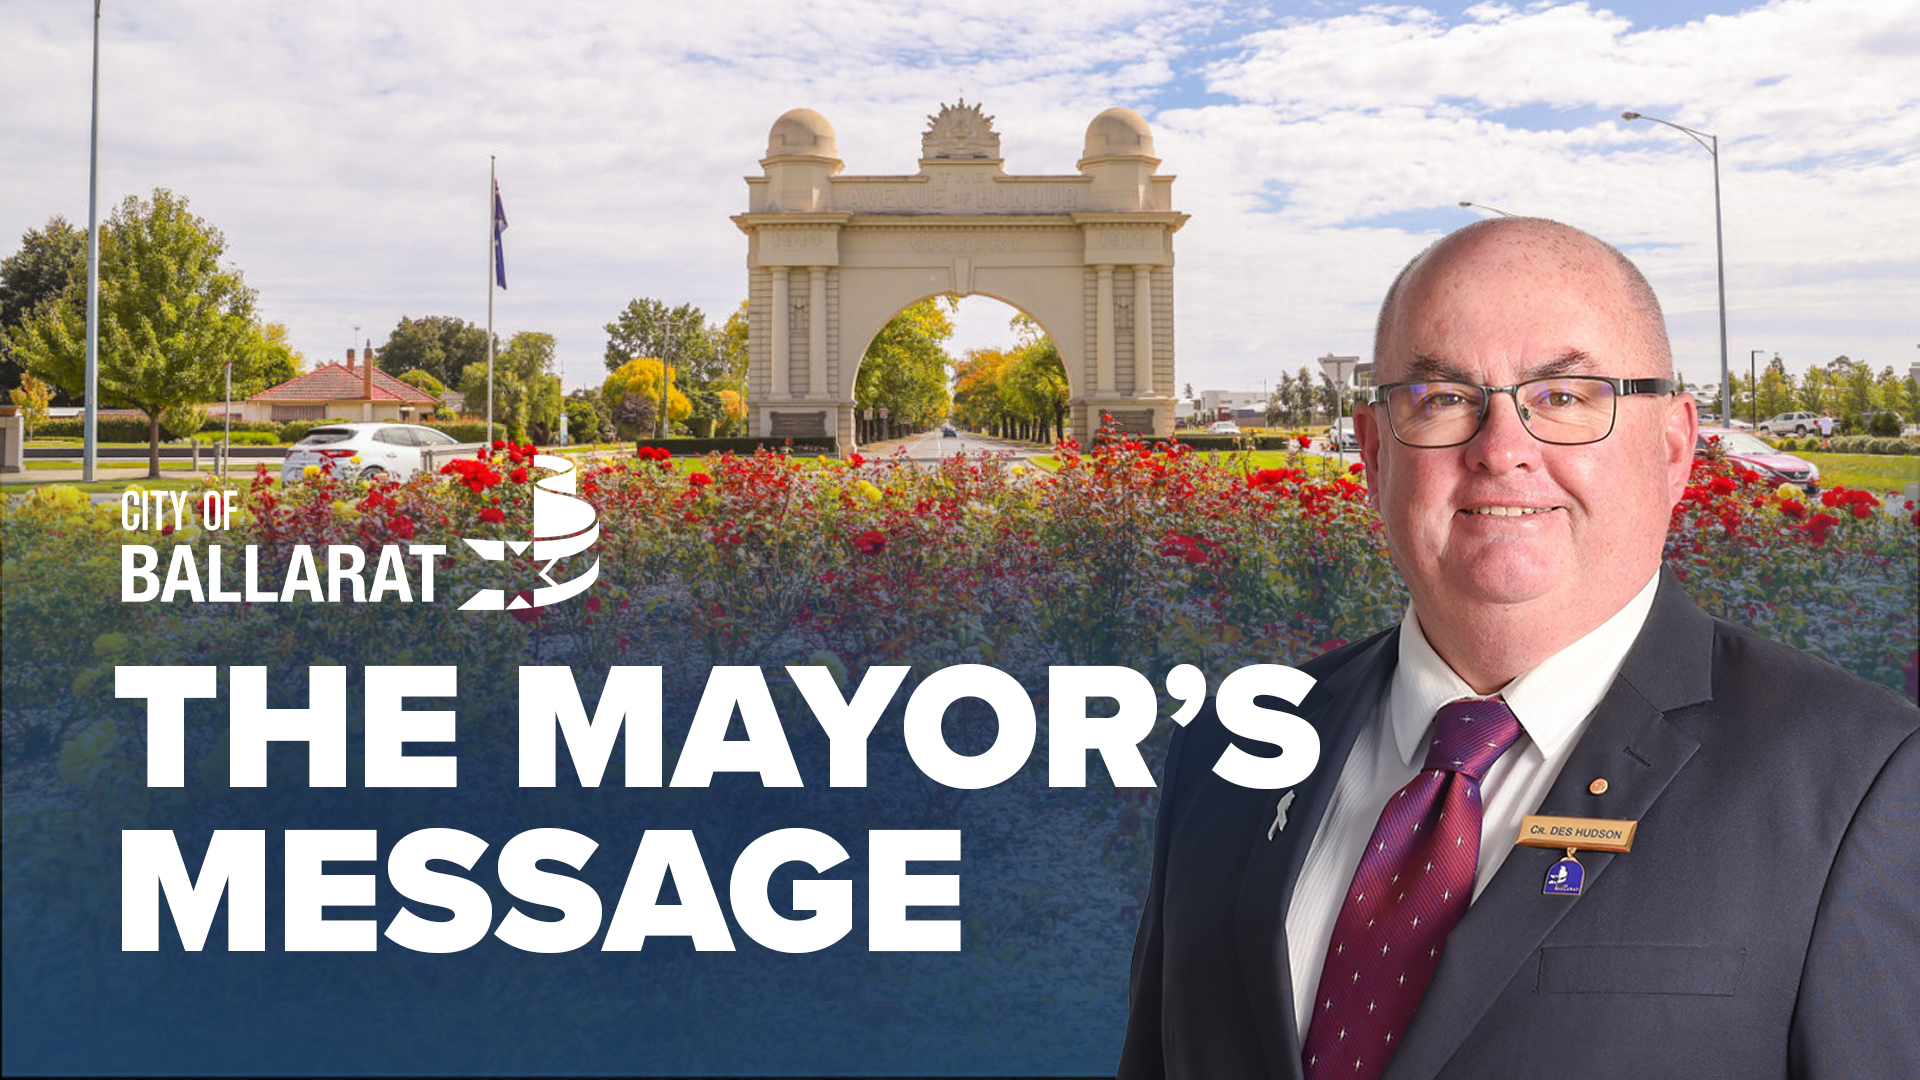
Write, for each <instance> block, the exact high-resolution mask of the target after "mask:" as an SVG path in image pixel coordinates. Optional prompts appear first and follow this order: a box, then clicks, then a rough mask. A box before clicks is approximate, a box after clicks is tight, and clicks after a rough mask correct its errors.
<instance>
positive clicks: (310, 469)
mask: <svg viewBox="0 0 1920 1080" xmlns="http://www.w3.org/2000/svg"><path fill="white" fill-rule="evenodd" d="M300 474H301V475H302V476H305V477H306V478H307V479H309V480H311V479H313V478H314V477H316V476H319V475H320V466H318V465H309V466H307V467H306V468H304V469H301V470H300Z"/></svg>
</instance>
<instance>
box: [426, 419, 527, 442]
mask: <svg viewBox="0 0 1920 1080" xmlns="http://www.w3.org/2000/svg"><path fill="white" fill-rule="evenodd" d="M421 426H422V427H430V428H432V429H433V430H435V431H440V432H445V433H446V434H447V435H449V436H451V437H452V438H453V439H454V440H456V441H458V442H467V443H477V442H492V441H494V440H495V439H504V438H506V437H507V425H505V424H502V423H497V422H496V423H495V424H494V425H493V438H492V439H489V438H487V422H486V421H485V420H435V421H432V422H431V423H427V424H423V425H421Z"/></svg>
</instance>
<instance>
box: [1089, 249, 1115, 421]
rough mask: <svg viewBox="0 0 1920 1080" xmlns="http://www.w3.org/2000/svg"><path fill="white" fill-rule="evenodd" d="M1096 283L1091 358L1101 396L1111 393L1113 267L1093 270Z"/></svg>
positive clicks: (1099, 267)
mask: <svg viewBox="0 0 1920 1080" xmlns="http://www.w3.org/2000/svg"><path fill="white" fill-rule="evenodd" d="M1093 272H1094V275H1095V278H1096V279H1097V281H1098V283H1099V284H1098V285H1097V287H1096V288H1095V289H1094V293H1093V303H1094V313H1093V357H1094V365H1095V369H1096V371H1097V372H1098V376H1097V380H1096V385H1097V386H1098V388H1099V392H1100V393H1102V394H1111V393H1113V267H1111V266H1096V267H1094V268H1093Z"/></svg>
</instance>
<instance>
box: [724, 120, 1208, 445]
mask: <svg viewBox="0 0 1920 1080" xmlns="http://www.w3.org/2000/svg"><path fill="white" fill-rule="evenodd" d="M930 120H931V122H930V123H929V124H928V126H927V130H926V131H925V132H924V133H923V134H922V135H921V140H920V145H921V154H920V171H919V172H918V173H916V174H914V175H912V176H843V175H840V173H841V169H842V167H843V166H842V163H841V161H840V154H839V149H838V147H837V146H836V145H835V142H834V135H833V127H832V125H830V124H828V123H827V120H826V118H825V117H823V116H821V115H820V114H819V113H817V112H814V111H813V110H811V109H795V110H793V111H791V112H789V113H787V114H785V115H784V116H782V117H780V119H779V120H777V121H775V122H774V125H773V130H772V131H771V132H770V133H769V134H768V138H767V156H766V157H765V158H764V159H762V160H761V162H760V165H761V169H762V175H760V176H750V177H748V178H747V205H748V210H747V212H746V213H744V214H739V215H736V216H735V217H734V218H733V221H734V223H735V224H736V225H738V226H739V227H740V230H741V231H742V232H744V233H746V234H747V273H748V305H747V316H748V356H749V363H748V390H747V403H748V408H749V411H750V415H751V418H750V423H751V424H752V431H753V433H754V434H756V435H765V436H780V435H832V436H834V437H836V438H837V440H838V442H839V447H840V452H841V453H843V454H844V453H847V452H849V451H851V450H852V449H853V438H854V416H853V382H854V376H855V374H856V373H857V371H858V369H859V364H860V359H861V357H862V356H863V355H864V354H865V352H866V348H867V344H868V343H869V342H870V341H871V340H872V339H873V336H874V335H875V334H876V333H878V332H879V331H880V328H881V327H882V326H885V325H886V322H887V320H888V319H890V318H892V317H893V315H894V314H895V313H897V312H898V311H899V310H900V309H901V308H903V307H905V306H907V305H908V304H911V303H913V302H914V301H916V300H920V299H922V298H925V297H928V296H938V295H941V294H944V293H951V294H954V295H956V296H968V295H971V294H974V293H980V294H982V295H986V296H991V297H994V298H995V299H998V300H1003V301H1005V302H1006V303H1009V304H1012V305H1013V306H1015V307H1017V308H1020V309H1021V310H1023V311H1025V312H1026V313H1027V314H1029V315H1031V316H1032V317H1033V318H1034V319H1035V320H1037V321H1038V322H1039V323H1040V325H1041V326H1042V327H1044V328H1045V330H1046V331H1047V333H1048V334H1050V335H1052V337H1053V341H1054V343H1055V344H1056V345H1057V346H1058V347H1059V349H1060V357H1061V360H1062V361H1063V362H1064V363H1065V364H1066V368H1067V380H1068V383H1069V385H1070V398H1069V402H1070V409H1071V417H1072V428H1071V430H1072V433H1073V435H1074V436H1075V437H1077V438H1079V439H1080V441H1081V443H1082V445H1090V444H1091V441H1092V440H1091V436H1092V434H1093V432H1094V431H1095V430H1096V429H1098V428H1099V426H1100V414H1101V413H1102V412H1106V413H1108V414H1110V415H1112V416H1113V417H1114V419H1115V421H1116V422H1117V423H1119V424H1121V425H1123V426H1125V427H1126V428H1127V429H1128V430H1130V431H1140V432H1151V433H1155V434H1165V433H1167V432H1169V431H1171V430H1172V428H1173V404H1174V395H1173V386H1174V376H1173V341H1174V337H1173V234H1174V232H1175V231H1177V230H1178V229H1179V228H1180V226H1181V225H1183V224H1185V222H1186V220H1187V215H1185V214H1181V213H1176V212H1175V211H1174V210H1173V209H1172V200H1173V179H1174V178H1173V177H1171V176H1160V175H1156V173H1155V169H1156V168H1157V167H1158V166H1159V164H1160V161H1159V159H1158V158H1156V157H1154V156H1153V134H1152V132H1151V131H1150V130H1149V129H1148V127H1147V122H1146V121H1145V120H1142V119H1141V118H1140V116H1139V115H1138V114H1137V113H1134V112H1132V111H1131V110H1128V109H1108V110H1107V111H1105V112H1103V113H1101V114H1100V115H1099V116H1096V117H1094V119H1093V123H1092V124H1090V125H1088V127H1087V140H1086V149H1085V152H1084V153H1083V154H1082V156H1081V158H1080V162H1079V166H1078V167H1079V170H1080V171H1079V173H1078V174H1077V175H1071V176H1009V175H1007V173H1006V171H1005V170H1004V169H1003V168H1002V167H1001V165H1002V162H1001V158H1000V136H999V135H998V134H997V133H996V132H995V131H994V130H993V124H992V120H993V118H992V117H990V116H986V115H984V114H982V113H981V111H980V108H979V106H978V105H968V104H967V103H966V102H964V101H962V102H961V103H959V104H958V105H948V106H944V107H942V108H941V110H940V113H939V115H937V116H934V117H931V118H930Z"/></svg>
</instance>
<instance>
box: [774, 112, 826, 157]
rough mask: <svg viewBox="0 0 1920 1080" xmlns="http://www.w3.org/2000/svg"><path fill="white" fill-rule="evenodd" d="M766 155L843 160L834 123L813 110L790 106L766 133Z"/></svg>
mask: <svg viewBox="0 0 1920 1080" xmlns="http://www.w3.org/2000/svg"><path fill="white" fill-rule="evenodd" d="M767 157H768V159H770V160H773V159H778V158H790V157H819V158H832V159H834V160H835V161H838V160H839V159H840V147H839V145H838V144H837V143H836V142H835V141H834V137H833V125H832V124H830V123H828V122H827V118H826V117H824V116H821V115H820V114H819V113H817V112H814V111H813V110H812V109H790V110H788V111H787V112H785V113H783V114H781V116H780V119H778V120H775V121H774V122H773V128H772V130H770V131H768V132H767Z"/></svg>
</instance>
